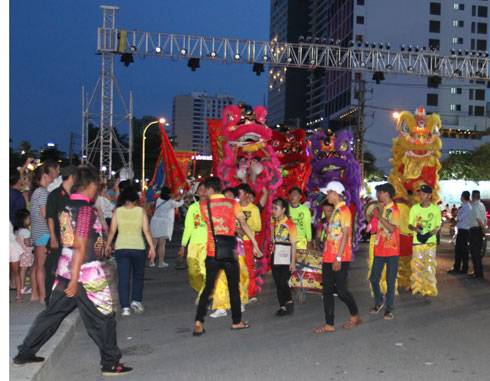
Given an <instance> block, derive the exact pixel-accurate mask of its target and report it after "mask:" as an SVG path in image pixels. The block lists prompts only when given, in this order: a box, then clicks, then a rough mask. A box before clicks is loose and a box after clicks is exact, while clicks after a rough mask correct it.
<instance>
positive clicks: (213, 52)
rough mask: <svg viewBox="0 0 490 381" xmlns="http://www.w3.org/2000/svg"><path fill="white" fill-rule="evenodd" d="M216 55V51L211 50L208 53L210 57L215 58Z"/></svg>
mask: <svg viewBox="0 0 490 381" xmlns="http://www.w3.org/2000/svg"><path fill="white" fill-rule="evenodd" d="M217 55H218V54H217V53H216V52H215V51H214V50H213V51H212V52H211V53H209V56H210V57H211V58H216V56H217Z"/></svg>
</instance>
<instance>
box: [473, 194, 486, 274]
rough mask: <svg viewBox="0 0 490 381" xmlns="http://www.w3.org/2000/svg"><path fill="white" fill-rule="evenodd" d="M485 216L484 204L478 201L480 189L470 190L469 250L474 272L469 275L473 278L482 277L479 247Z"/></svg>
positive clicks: (484, 231) (484, 225)
mask: <svg viewBox="0 0 490 381" xmlns="http://www.w3.org/2000/svg"><path fill="white" fill-rule="evenodd" d="M486 222H487V217H486V216H485V205H483V203H482V202H481V201H480V191H477V190H474V191H473V192H471V213H470V221H469V228H470V229H469V230H470V252H471V261H472V262H473V269H474V273H473V274H470V276H472V277H474V278H475V279H482V278H483V265H482V261H481V248H482V240H483V235H484V234H485V233H486V231H487V229H486Z"/></svg>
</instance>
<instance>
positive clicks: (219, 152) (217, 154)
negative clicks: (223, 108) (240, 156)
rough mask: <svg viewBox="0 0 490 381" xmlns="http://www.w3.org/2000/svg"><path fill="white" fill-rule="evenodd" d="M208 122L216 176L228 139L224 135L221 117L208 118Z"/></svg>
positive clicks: (213, 171)
mask: <svg viewBox="0 0 490 381" xmlns="http://www.w3.org/2000/svg"><path fill="white" fill-rule="evenodd" d="M206 122H207V123H208V133H209V144H210V145H211V154H212V155H213V170H212V173H213V175H214V176H217V175H218V172H217V169H218V164H219V163H221V161H222V160H223V152H224V148H225V142H226V139H225V137H224V136H223V129H222V127H221V124H222V123H223V121H222V120H221V119H206Z"/></svg>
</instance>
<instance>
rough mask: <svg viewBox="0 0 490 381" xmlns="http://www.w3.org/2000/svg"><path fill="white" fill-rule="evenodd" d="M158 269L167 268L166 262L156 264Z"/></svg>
mask: <svg viewBox="0 0 490 381" xmlns="http://www.w3.org/2000/svg"><path fill="white" fill-rule="evenodd" d="M158 267H160V268H162V267H168V263H167V262H163V263H159V264H158Z"/></svg>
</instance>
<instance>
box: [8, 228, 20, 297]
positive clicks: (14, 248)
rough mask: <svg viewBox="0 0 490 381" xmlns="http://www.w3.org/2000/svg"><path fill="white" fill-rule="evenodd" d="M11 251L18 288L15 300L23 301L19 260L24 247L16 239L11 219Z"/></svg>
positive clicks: (12, 267) (14, 277)
mask: <svg viewBox="0 0 490 381" xmlns="http://www.w3.org/2000/svg"><path fill="white" fill-rule="evenodd" d="M9 251H10V252H9V262H10V268H11V271H12V277H13V279H14V282H15V289H16V295H15V301H16V302H22V294H21V292H20V291H21V287H20V273H19V262H20V256H21V254H22V252H23V250H22V247H21V246H20V245H19V243H18V242H17V240H16V239H15V235H14V227H13V226H12V223H11V222H10V221H9Z"/></svg>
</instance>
